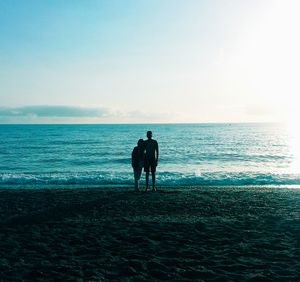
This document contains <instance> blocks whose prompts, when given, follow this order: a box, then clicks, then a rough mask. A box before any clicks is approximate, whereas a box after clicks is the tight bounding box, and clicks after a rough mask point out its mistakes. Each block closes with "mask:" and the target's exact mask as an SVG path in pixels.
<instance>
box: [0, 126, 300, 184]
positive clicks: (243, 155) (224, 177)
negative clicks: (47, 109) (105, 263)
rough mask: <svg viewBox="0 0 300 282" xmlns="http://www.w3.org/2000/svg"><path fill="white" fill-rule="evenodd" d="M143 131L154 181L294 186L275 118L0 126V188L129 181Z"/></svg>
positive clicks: (291, 151) (298, 163) (290, 152)
mask: <svg viewBox="0 0 300 282" xmlns="http://www.w3.org/2000/svg"><path fill="white" fill-rule="evenodd" d="M147 130H152V131H153V138H154V139H156V140H157V141H158V143H159V146H160V161H159V166H158V172H157V184H158V185H198V184H200V185H250V184H251V185H278V184H280V185H291V184H292V185H300V153H299V152H300V149H298V148H299V147H300V143H298V141H300V140H297V135H295V134H293V132H290V131H289V130H287V129H286V128H285V127H284V126H282V125H279V124H173V125H170V124H155V125H0V187H12V188H13V187H17V186H19V185H21V186H27V187H28V186H29V187H30V186H34V187H39V186H40V187H42V186H47V185H56V186H57V185H63V186H69V185H70V186H71V185H73V186H74V185H79V186H80V185H83V186H88V185H106V184H132V183H133V175H132V169H131V161H130V158H131V151H132V149H133V147H134V146H135V145H136V142H137V140H138V139H139V138H144V139H145V135H146V131H147ZM298 136H299V135H298ZM298 139H299V138H298ZM142 182H144V176H143V178H142Z"/></svg>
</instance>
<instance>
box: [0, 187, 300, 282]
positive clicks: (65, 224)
mask: <svg viewBox="0 0 300 282" xmlns="http://www.w3.org/2000/svg"><path fill="white" fill-rule="evenodd" d="M0 220H1V232H0V236H1V238H0V281H21V280H25V281H49V280H55V281H58V280H61V281H74V280H75V281H168V280H169V281H176V280H177V281H300V189H284V188H255V187H223V188H222V187H177V188H172V187H168V188H160V189H159V191H157V192H147V193H145V192H137V193H135V192H133V191H131V190H130V189H128V188H121V187H111V188H105V189H104V188H86V189H78V188H73V189H70V188H68V189H53V188H52V189H27V190H26V189H15V190H8V189H2V190H0Z"/></svg>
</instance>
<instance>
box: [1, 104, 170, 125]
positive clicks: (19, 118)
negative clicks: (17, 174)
mask: <svg viewBox="0 0 300 282" xmlns="http://www.w3.org/2000/svg"><path fill="white" fill-rule="evenodd" d="M172 116H173V115H172V114H170V113H157V112H156V113H154V112H151V113H146V112H141V111H124V110H117V109H111V108H106V107H97V108H96V107H94V108H93V107H76V106H63V105H57V106H49V105H44V106H24V107H11V108H8V107H0V123H123V122H129V123H151V122H162V121H170V120H172Z"/></svg>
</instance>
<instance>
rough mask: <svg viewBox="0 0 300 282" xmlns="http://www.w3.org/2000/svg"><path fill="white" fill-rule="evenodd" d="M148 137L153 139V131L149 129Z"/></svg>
mask: <svg viewBox="0 0 300 282" xmlns="http://www.w3.org/2000/svg"><path fill="white" fill-rule="evenodd" d="M147 138H148V139H151V138H152V131H150V130H149V131H147Z"/></svg>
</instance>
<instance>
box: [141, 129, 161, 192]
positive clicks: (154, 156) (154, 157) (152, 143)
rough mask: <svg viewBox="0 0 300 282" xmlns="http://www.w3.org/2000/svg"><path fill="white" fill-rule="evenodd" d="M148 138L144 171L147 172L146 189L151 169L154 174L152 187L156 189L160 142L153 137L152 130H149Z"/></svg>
mask: <svg viewBox="0 0 300 282" xmlns="http://www.w3.org/2000/svg"><path fill="white" fill-rule="evenodd" d="M147 138H148V140H146V141H145V144H144V145H145V150H146V154H145V165H144V171H145V172H146V191H147V190H148V188H149V172H150V170H151V175H152V189H153V191H156V188H155V172H156V167H157V163H158V143H157V141H156V140H153V139H152V132H151V131H147Z"/></svg>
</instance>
